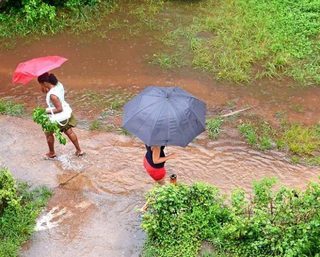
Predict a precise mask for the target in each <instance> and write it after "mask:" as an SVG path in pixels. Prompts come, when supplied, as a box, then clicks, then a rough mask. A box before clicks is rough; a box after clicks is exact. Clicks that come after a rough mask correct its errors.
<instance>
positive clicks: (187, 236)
mask: <svg viewBox="0 0 320 257" xmlns="http://www.w3.org/2000/svg"><path fill="white" fill-rule="evenodd" d="M275 183H276V180H275V179H274V178H266V179H263V180H261V181H259V182H255V183H254V186H253V193H252V197H250V198H248V197H246V194H245V192H244V191H243V190H241V189H237V190H235V191H234V192H233V193H232V195H231V199H230V200H224V198H223V197H222V196H221V195H220V194H219V193H218V191H217V189H216V188H214V187H212V186H209V185H204V184H199V183H197V184H194V185H191V186H187V185H182V184H178V185H177V186H174V185H171V184H170V185H167V186H163V187H157V188H155V189H153V190H152V191H151V192H149V193H148V194H147V200H148V201H149V207H148V210H147V212H146V213H145V214H144V215H143V217H142V228H143V229H144V230H145V231H146V232H147V241H146V244H145V248H144V252H143V256H144V257H146V256H148V257H152V256H153V257H155V256H157V257H171V256H181V257H182V256H183V257H195V256H197V254H198V250H199V246H200V244H201V242H202V241H204V240H205V241H207V242H211V243H212V244H213V248H214V253H211V254H210V255H209V256H243V257H251V256H258V257H267V256H279V257H281V256H283V257H287V256H297V257H298V256H310V257H311V256H319V252H320V230H319V227H320V220H319V215H320V202H319V201H318V199H319V197H320V184H319V183H310V184H309V186H308V187H307V189H306V190H305V191H297V190H294V189H289V188H285V187H281V188H280V189H278V190H274V189H273V187H274V185H275ZM250 199H251V200H250ZM225 201H226V202H228V204H226V203H225Z"/></svg>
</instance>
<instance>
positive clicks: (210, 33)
mask: <svg viewBox="0 0 320 257" xmlns="http://www.w3.org/2000/svg"><path fill="white" fill-rule="evenodd" d="M130 8H132V11H131V13H132V14H134V15H135V17H136V18H137V19H138V21H139V22H142V23H143V24H144V25H145V27H147V28H149V29H151V30H154V31H156V32H157V33H156V35H155V38H156V39H157V40H158V41H160V42H161V43H162V44H163V47H162V51H160V52H161V53H167V52H168V50H170V55H168V54H162V55H161V56H160V55H159V54H156V55H155V56H154V59H155V61H154V62H156V63H159V65H161V67H164V68H168V66H171V64H170V63H171V62H172V61H171V60H170V57H171V56H177V57H178V58H177V59H176V60H175V66H176V67H179V66H184V65H186V64H188V65H189V66H192V67H194V68H195V69H199V70H203V71H206V72H210V73H212V74H213V75H214V76H215V77H216V78H219V79H224V80H230V81H233V82H237V83H247V82H250V81H252V80H255V79H259V78H264V77H268V78H269V77H271V78H279V77H284V76H289V77H291V78H293V79H295V80H296V81H298V82H300V83H301V84H304V85H312V84H313V85H314V84H319V82H320V75H319V74H320V72H319V71H320V65H319V58H318V56H319V55H320V48H319V42H318V41H319V40H318V39H319V35H320V33H319V29H320V3H319V1H317V0H310V1H309V0H298V1H289V0H285V1H282V0H270V1H258V0H251V1H246V0H230V1H223V0H218V1H217V0H205V1H150V0H145V1H142V4H139V5H138V6H134V5H132V6H131V7H130ZM172 51H173V52H172ZM171 59H172V58H171ZM179 62H180V64H181V65H179Z"/></svg>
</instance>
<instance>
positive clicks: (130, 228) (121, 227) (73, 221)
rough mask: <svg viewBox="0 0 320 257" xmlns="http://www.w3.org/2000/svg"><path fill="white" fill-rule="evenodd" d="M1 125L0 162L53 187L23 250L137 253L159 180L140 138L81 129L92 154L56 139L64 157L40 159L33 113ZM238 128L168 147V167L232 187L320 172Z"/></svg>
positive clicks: (1, 119) (183, 178)
mask: <svg viewBox="0 0 320 257" xmlns="http://www.w3.org/2000/svg"><path fill="white" fill-rule="evenodd" d="M0 130H1V134H0V142H1V148H0V156H1V160H0V165H3V166H7V167H8V168H9V169H10V170H11V171H12V172H13V174H14V176H15V177H16V178H18V179H22V180H26V181H29V182H30V183H32V184H33V185H43V184H45V185H47V186H49V187H50V188H53V190H54V196H53V197H52V199H51V200H50V201H49V204H48V207H47V208H46V210H45V211H44V212H43V214H42V215H41V216H40V218H39V220H38V224H37V227H36V230H37V231H36V232H35V233H34V235H33V237H32V239H31V240H30V242H28V243H27V244H26V245H25V246H24V247H23V251H22V253H21V256H30V257H31V256H32V257H34V256H52V257H53V256H83V257H84V256H85V257H91V256H92V257H96V256H119V257H120V256H126V257H127V256H139V253H140V251H141V247H142V245H143V242H144V239H145V235H144V233H143V232H142V231H141V229H140V227H139V226H140V219H141V215H140V213H139V212H138V211H137V209H138V208H139V207H141V206H142V205H143V202H144V199H143V196H144V194H145V193H146V192H147V191H148V190H149V189H150V188H152V186H153V183H152V180H151V179H150V177H149V176H148V175H147V174H146V172H145V171H144V168H143V165H142V158H143V155H144V152H145V150H144V146H143V145H142V144H141V142H139V141H138V140H136V139H134V138H131V137H128V136H124V135H118V134H114V133H100V132H99V133H98V132H90V131H86V130H80V129H76V132H77V134H78V137H79V139H80V143H81V145H82V147H83V149H84V150H85V151H86V153H87V154H86V155H85V156H84V157H80V158H78V157H75V156H74V154H73V152H74V149H73V146H72V144H70V143H68V144H67V145H66V146H62V145H56V148H57V154H58V155H59V156H58V159H57V160H55V161H52V160H50V161H48V160H43V159H42V156H43V154H44V153H45V152H46V150H47V149H46V143H45V138H44V136H43V135H42V132H41V130H40V128H39V127H38V126H37V125H36V124H34V123H33V122H32V121H31V120H29V119H21V118H13V117H8V116H0ZM232 134H233V133H230V134H229V135H225V136H224V137H222V139H220V140H219V141H217V142H211V143H210V142H208V143H207V144H206V145H204V144H203V139H202V138H203V137H204V136H202V137H200V139H199V140H196V141H195V142H194V143H192V144H191V145H190V146H188V147H187V148H185V149H182V148H176V147H168V151H169V152H176V153H177V154H178V156H179V158H177V159H176V160H172V161H170V162H168V163H167V167H168V172H169V175H170V174H171V173H176V174H177V175H178V179H179V181H180V182H185V183H192V182H195V181H204V182H208V183H210V184H213V185H216V186H217V187H218V188H220V189H221V191H222V192H223V193H226V194H229V193H230V191H231V190H232V189H235V188H237V187H242V188H244V189H245V190H246V191H247V192H250V191H251V184H252V181H254V180H258V179H261V178H263V177H266V176H268V177H270V176H273V177H277V178H278V179H279V181H280V184H282V185H288V186H291V187H295V188H298V189H299V188H304V187H305V186H306V184H307V183H308V182H309V181H315V180H317V176H318V175H319V169H318V168H310V167H304V166H301V165H292V164H290V163H289V162H287V161H286V160H285V157H284V156H283V154H280V153H276V152H269V153H266V154H264V153H261V152H257V151H254V150H252V149H249V148H248V147H247V146H246V144H245V143H243V142H241V141H239V140H237V138H236V137H234V136H233V135H232Z"/></svg>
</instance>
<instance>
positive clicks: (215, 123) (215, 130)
mask: <svg viewBox="0 0 320 257" xmlns="http://www.w3.org/2000/svg"><path fill="white" fill-rule="evenodd" d="M222 124H223V119H222V118H221V117H217V118H214V119H208V120H207V130H208V135H209V138H210V139H217V138H218V136H219V134H220V132H221V126H222Z"/></svg>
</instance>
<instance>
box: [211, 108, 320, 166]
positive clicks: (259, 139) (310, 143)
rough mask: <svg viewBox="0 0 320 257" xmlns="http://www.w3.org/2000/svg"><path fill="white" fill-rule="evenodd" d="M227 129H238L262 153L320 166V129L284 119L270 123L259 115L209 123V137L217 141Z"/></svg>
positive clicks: (213, 120)
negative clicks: (272, 153) (281, 155)
mask: <svg viewBox="0 0 320 257" xmlns="http://www.w3.org/2000/svg"><path fill="white" fill-rule="evenodd" d="M223 127H224V128H228V129H237V130H238V132H239V134H240V136H241V137H242V139H243V140H245V141H246V142H247V143H248V145H249V146H250V147H252V148H254V149H257V150H260V151H267V150H278V151H282V152H285V153H286V154H287V155H288V157H290V158H291V161H292V162H293V163H301V164H307V165H314V166H319V165H320V125H319V124H315V125H313V126H306V125H303V124H300V123H290V122H288V121H286V120H285V119H284V118H282V117H281V118H280V119H279V120H278V122H276V123H275V122H273V123H270V122H268V121H266V120H264V119H263V118H262V117H261V116H259V115H256V114H253V113H252V114H242V115H240V116H239V115H238V116H237V115H235V116H234V117H230V118H221V117H219V116H217V117H216V118H211V119H208V120H207V132H208V137H209V139H211V140H216V139H218V137H219V136H220V134H221V132H222V131H223Z"/></svg>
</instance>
